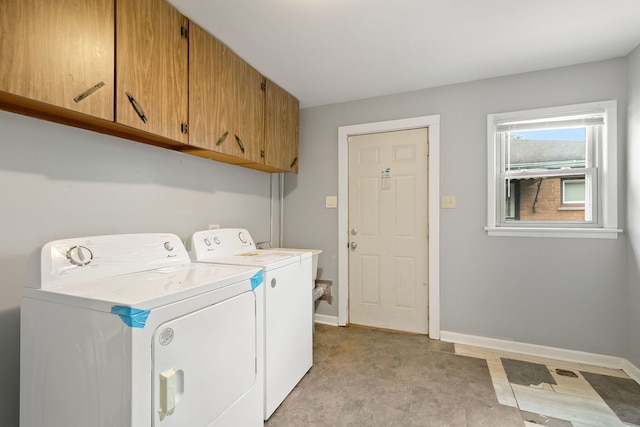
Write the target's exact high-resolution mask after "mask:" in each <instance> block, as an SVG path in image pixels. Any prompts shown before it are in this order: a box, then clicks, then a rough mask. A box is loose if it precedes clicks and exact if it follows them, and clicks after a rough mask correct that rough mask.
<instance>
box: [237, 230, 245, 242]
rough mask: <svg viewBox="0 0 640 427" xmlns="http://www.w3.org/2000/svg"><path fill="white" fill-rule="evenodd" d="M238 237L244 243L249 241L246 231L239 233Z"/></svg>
mask: <svg viewBox="0 0 640 427" xmlns="http://www.w3.org/2000/svg"><path fill="white" fill-rule="evenodd" d="M238 239H240V241H241V242H242V243H247V235H246V234H244V231H241V232H239V233H238Z"/></svg>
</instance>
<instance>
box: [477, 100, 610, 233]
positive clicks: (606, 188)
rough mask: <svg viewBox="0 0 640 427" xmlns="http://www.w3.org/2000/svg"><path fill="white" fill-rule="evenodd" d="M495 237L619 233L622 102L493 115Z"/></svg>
mask: <svg viewBox="0 0 640 427" xmlns="http://www.w3.org/2000/svg"><path fill="white" fill-rule="evenodd" d="M487 125H488V132H487V133H488V146H487V147H488V154H489V155H488V196H489V200H488V218H487V231H488V233H489V235H501V236H504V235H517V236H540V235H548V236H554V237H565V236H566V237H609V238H615V237H616V236H617V233H618V232H619V231H620V230H617V226H618V223H617V215H618V214H617V178H616V176H617V170H616V169H617V166H616V165H617V147H616V144H617V141H616V134H617V132H616V103H615V101H605V102H596V103H589V104H579V105H570V106H564V107H555V108H545V109H538V110H528V111H518V112H511V113H499V114H489V115H488V118H487Z"/></svg>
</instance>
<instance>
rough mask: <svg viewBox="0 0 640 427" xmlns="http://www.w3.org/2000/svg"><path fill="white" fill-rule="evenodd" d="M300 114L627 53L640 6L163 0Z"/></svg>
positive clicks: (494, 0)
mask: <svg viewBox="0 0 640 427" xmlns="http://www.w3.org/2000/svg"><path fill="white" fill-rule="evenodd" d="M169 1H170V2H171V3H172V4H173V5H175V6H176V7H177V8H178V9H179V10H180V11H181V12H182V13H183V14H184V15H186V16H187V17H188V18H189V19H191V20H192V21H194V22H196V23H198V24H199V25H200V26H202V27H203V28H205V29H206V30H208V31H209V32H210V33H211V34H213V35H214V36H216V37H217V38H218V39H220V40H221V41H223V42H224V43H225V44H227V45H228V46H229V47H230V48H231V49H232V50H234V51H235V52H236V53H237V54H238V55H240V56H241V57H242V58H244V59H245V60H246V61H247V62H249V63H250V64H252V65H253V66H254V67H255V68H257V69H258V70H259V71H260V72H261V73H262V74H263V75H265V76H267V77H268V78H270V79H271V80H273V81H274V82H276V83H277V84H279V85H280V86H282V87H284V88H285V89H286V90H288V91H289V92H291V93H292V94H294V95H295V96H296V97H297V98H298V99H299V100H300V104H301V107H303V108H304V107H311V106H317V105H324V104H332V103H336V102H343V101H351V100H355V99H364V98H370V97H375V96H380V95H387V94H392V93H400V92H407V91H413V90H417V89H425V88H430V87H436V86H442V85H446V84H451V83H460V82H465V81H472V80H478V79H483V78H488V77H497V76H504V75H509V74H516V73H522V72H527V71H534V70H542V69H547V68H554V67H561V66H565V65H572V64H579V63H584V62H590V61H597V60H602V59H608V58H614V57H619V56H625V55H627V54H628V53H629V52H630V51H631V50H632V49H633V48H634V47H636V46H637V45H639V44H640V0H169Z"/></svg>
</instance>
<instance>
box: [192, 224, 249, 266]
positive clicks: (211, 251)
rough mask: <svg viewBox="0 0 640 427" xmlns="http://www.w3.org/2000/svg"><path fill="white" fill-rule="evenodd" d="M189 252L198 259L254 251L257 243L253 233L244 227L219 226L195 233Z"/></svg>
mask: <svg viewBox="0 0 640 427" xmlns="http://www.w3.org/2000/svg"><path fill="white" fill-rule="evenodd" d="M187 246H188V247H189V253H190V255H191V258H192V259H194V260H197V261H203V260H211V259H214V258H219V257H223V256H230V255H235V254H238V253H242V252H248V251H253V250H255V249H256V245H255V243H254V242H253V239H252V238H251V234H249V232H248V231H247V230H245V229H243V228H218V229H214V230H203V231H197V232H195V233H193V235H192V236H191V239H190V245H189V244H187Z"/></svg>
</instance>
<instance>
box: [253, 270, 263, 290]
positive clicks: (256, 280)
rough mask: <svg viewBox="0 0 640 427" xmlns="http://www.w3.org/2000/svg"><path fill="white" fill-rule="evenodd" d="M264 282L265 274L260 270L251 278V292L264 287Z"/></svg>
mask: <svg viewBox="0 0 640 427" xmlns="http://www.w3.org/2000/svg"><path fill="white" fill-rule="evenodd" d="M262 282H264V273H262V270H260V271H258V272H257V273H256V274H254V275H253V277H252V278H251V290H254V289H255V288H257V287H258V286H260V285H262Z"/></svg>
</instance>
